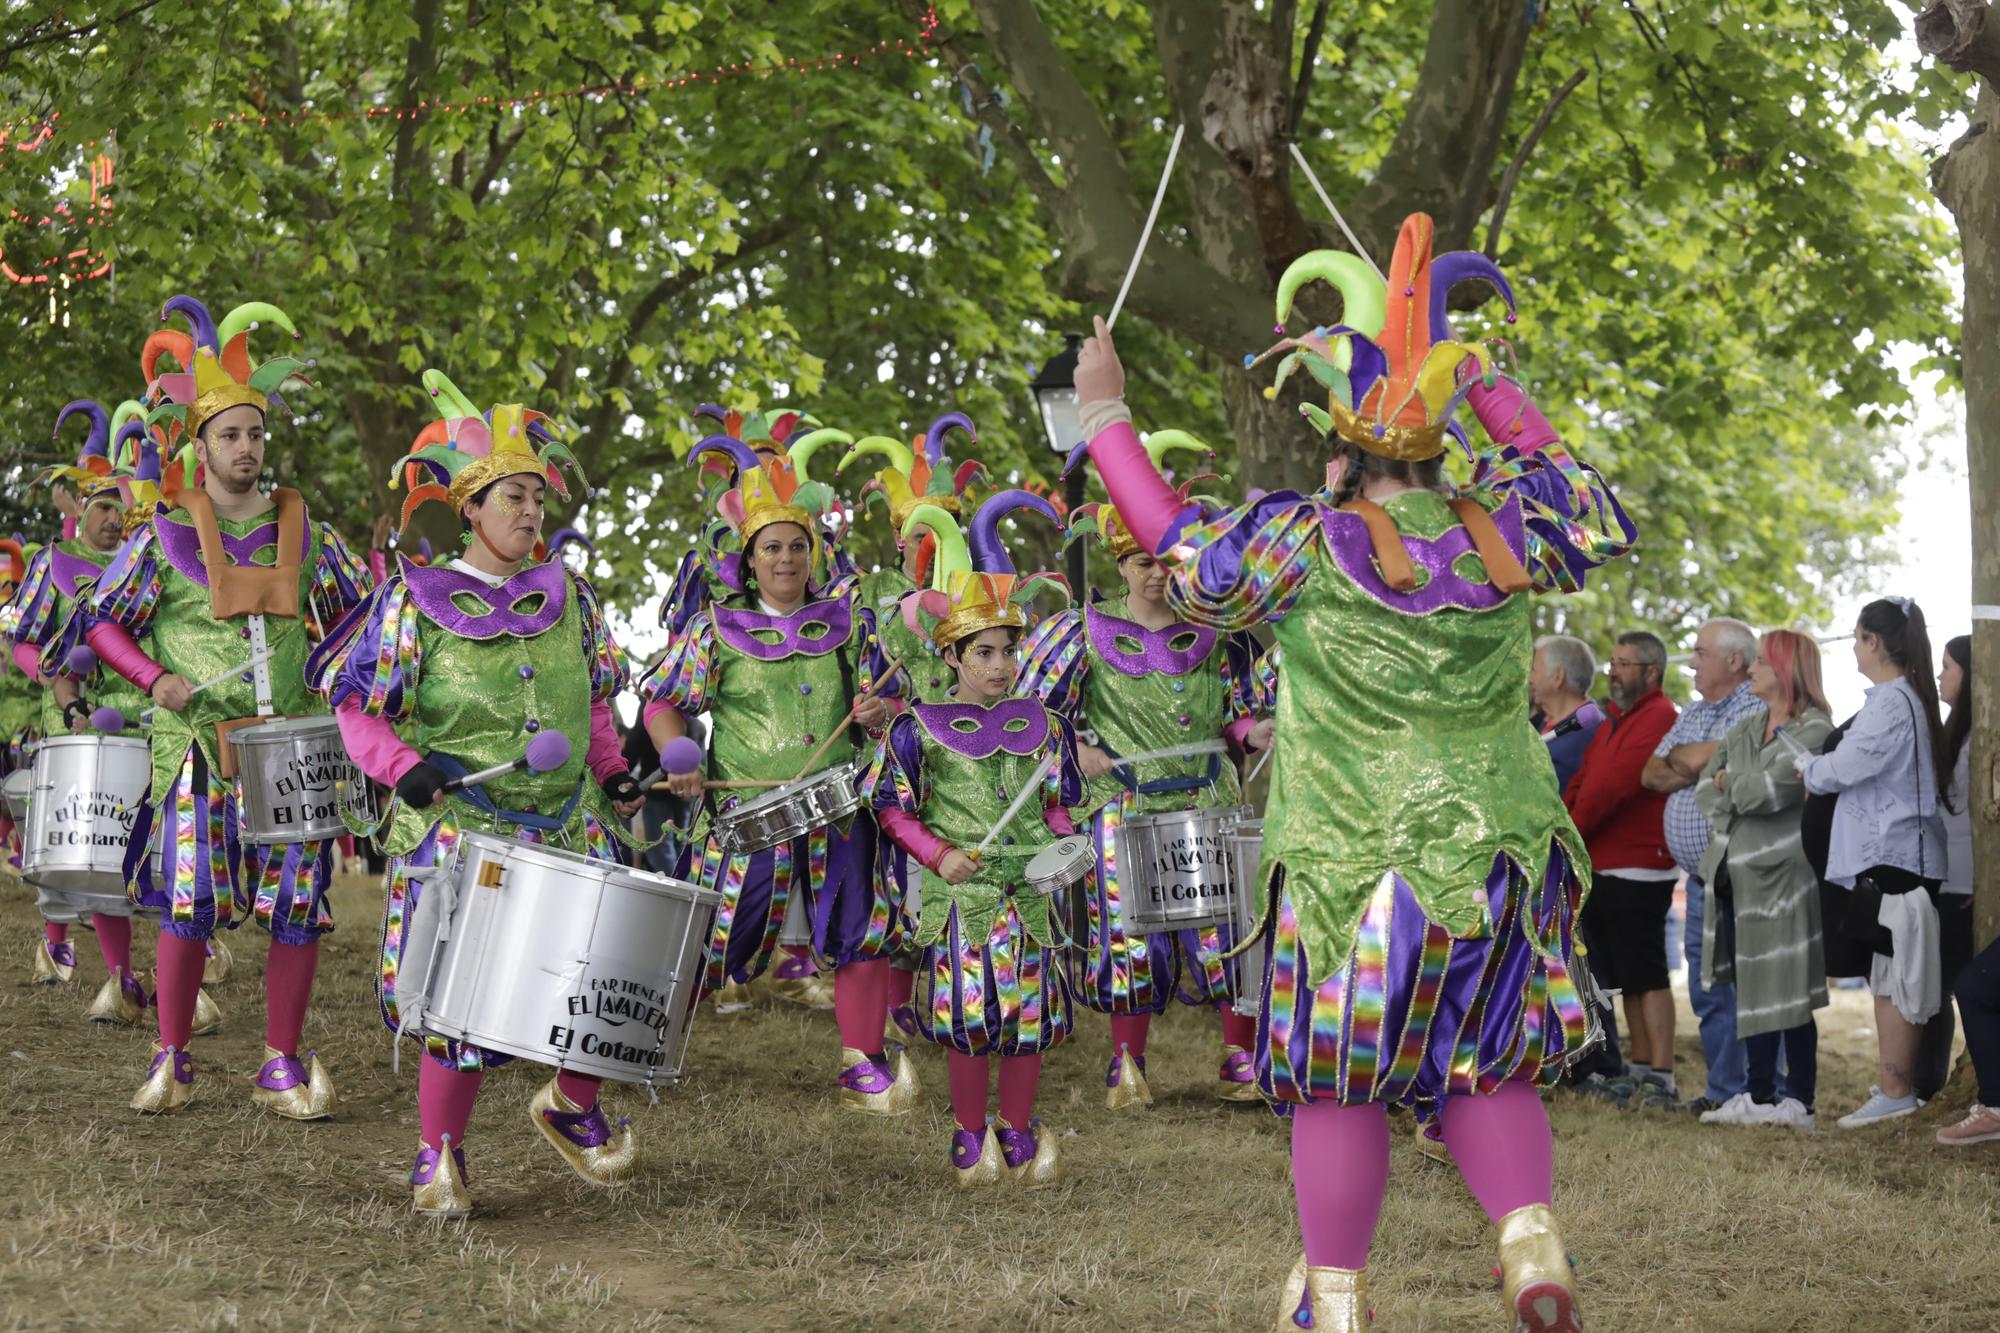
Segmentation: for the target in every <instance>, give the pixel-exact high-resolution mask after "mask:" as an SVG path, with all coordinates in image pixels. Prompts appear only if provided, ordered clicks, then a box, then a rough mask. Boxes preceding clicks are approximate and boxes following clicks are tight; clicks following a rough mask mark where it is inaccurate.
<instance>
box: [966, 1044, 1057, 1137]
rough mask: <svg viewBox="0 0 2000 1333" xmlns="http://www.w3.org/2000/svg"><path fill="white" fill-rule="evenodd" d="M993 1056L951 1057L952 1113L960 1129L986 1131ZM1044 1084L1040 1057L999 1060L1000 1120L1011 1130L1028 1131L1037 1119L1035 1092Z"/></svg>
mask: <svg viewBox="0 0 2000 1333" xmlns="http://www.w3.org/2000/svg"><path fill="white" fill-rule="evenodd" d="M991 1059H992V1057H991V1056H985V1055H961V1054H959V1053H958V1052H957V1051H952V1052H950V1053H949V1058H948V1061H947V1063H948V1064H949V1067H950V1071H951V1113H952V1118H953V1119H955V1120H956V1121H958V1127H959V1128H960V1129H969V1130H971V1131H972V1132H974V1133H975V1134H976V1133H978V1132H979V1131H980V1130H982V1129H985V1128H986V1077H987V1066H988V1063H989V1062H990V1061H991ZM1041 1081H1042V1057H1041V1056H1039V1055H1003V1056H1001V1057H1000V1118H1001V1119H1002V1120H1004V1121H1006V1122H1007V1124H1008V1127H1009V1128H1011V1129H1026V1128H1027V1127H1028V1122H1029V1121H1030V1120H1033V1119H1034V1116H1035V1089H1036V1088H1037V1087H1039V1086H1040V1084H1041Z"/></svg>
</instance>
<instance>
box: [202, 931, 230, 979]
mask: <svg viewBox="0 0 2000 1333" xmlns="http://www.w3.org/2000/svg"><path fill="white" fill-rule="evenodd" d="M235 967H236V955H234V954H232V953H230V952H229V946H228V945H226V944H224V943H223V942H222V941H221V940H210V941H209V942H208V957H207V958H205V959H203V960H202V964H201V984H202V985H204V986H220V985H221V984H222V983H223V982H225V981H227V980H229V974H230V972H232V971H234V970H235Z"/></svg>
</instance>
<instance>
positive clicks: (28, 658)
mask: <svg viewBox="0 0 2000 1333" xmlns="http://www.w3.org/2000/svg"><path fill="white" fill-rule="evenodd" d="M14 665H15V666H17V667H19V668H21V671H22V673H23V674H25V675H26V676H27V677H28V679H29V680H34V679H36V678H37V677H38V676H40V675H41V671H42V654H41V650H40V649H38V648H36V647H35V645H34V644H32V643H17V644H15V645H14Z"/></svg>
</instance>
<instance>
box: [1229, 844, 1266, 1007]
mask: <svg viewBox="0 0 2000 1333" xmlns="http://www.w3.org/2000/svg"><path fill="white" fill-rule="evenodd" d="M1222 840H1223V843H1224V844H1225V845H1226V846H1227V847H1228V849H1229V873H1230V874H1231V875H1232V876H1233V877H1234V878H1235V880H1236V916H1235V919H1234V922H1233V924H1234V926H1235V935H1236V943H1237V945H1238V947H1240V948H1241V949H1242V952H1241V953H1239V954H1237V955H1236V999H1235V1001H1234V1002H1233V1007H1234V1008H1235V1010H1236V1012H1237V1013H1239V1014H1243V1015H1245V1016H1246V1017H1249V1018H1255V1017H1257V1015H1258V1014H1259V1013H1260V1012H1261V1011H1262V1009H1263V1007H1264V960H1265V958H1266V957H1267V956H1268V955H1269V952H1270V944H1269V942H1268V940H1269V931H1270V930H1271V929H1272V928H1273V927H1274V925H1275V923H1272V922H1266V923H1265V931H1266V933H1265V934H1264V935H1259V936H1258V937H1257V938H1256V939H1255V940H1251V942H1250V943H1247V944H1246V943H1245V941H1246V940H1250V934H1251V932H1252V931H1254V930H1255V929H1256V928H1257V925H1258V922H1257V916H1258V913H1259V912H1261V911H1262V910H1263V907H1264V901H1265V889H1266V885H1265V883H1264V881H1262V880H1260V879H1258V878H1257V871H1258V869H1259V867H1260V866H1261V865H1262V864H1263V860H1264V821H1263V820H1261V819H1241V820H1238V821H1237V822H1236V823H1234V824H1231V825H1230V826H1229V828H1228V830H1227V831H1226V832H1224V833H1223V835H1222Z"/></svg>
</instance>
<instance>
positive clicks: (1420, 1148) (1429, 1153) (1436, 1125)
mask: <svg viewBox="0 0 2000 1333" xmlns="http://www.w3.org/2000/svg"><path fill="white" fill-rule="evenodd" d="M1414 1138H1415V1141H1416V1145H1417V1156H1419V1157H1421V1158H1423V1159H1424V1160H1425V1161H1427V1162H1436V1163H1437V1164H1438V1165H1439V1166H1453V1165H1456V1163H1455V1162H1454V1160H1453V1158H1452V1155H1451V1148H1450V1146H1449V1145H1447V1144H1446V1143H1445V1141H1444V1122H1443V1121H1442V1120H1440V1119H1438V1117H1436V1116H1432V1117H1431V1118H1430V1119H1429V1120H1428V1121H1426V1122H1424V1123H1423V1124H1420V1125H1418V1126H1417V1132H1416V1134H1415V1135H1414Z"/></svg>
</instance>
